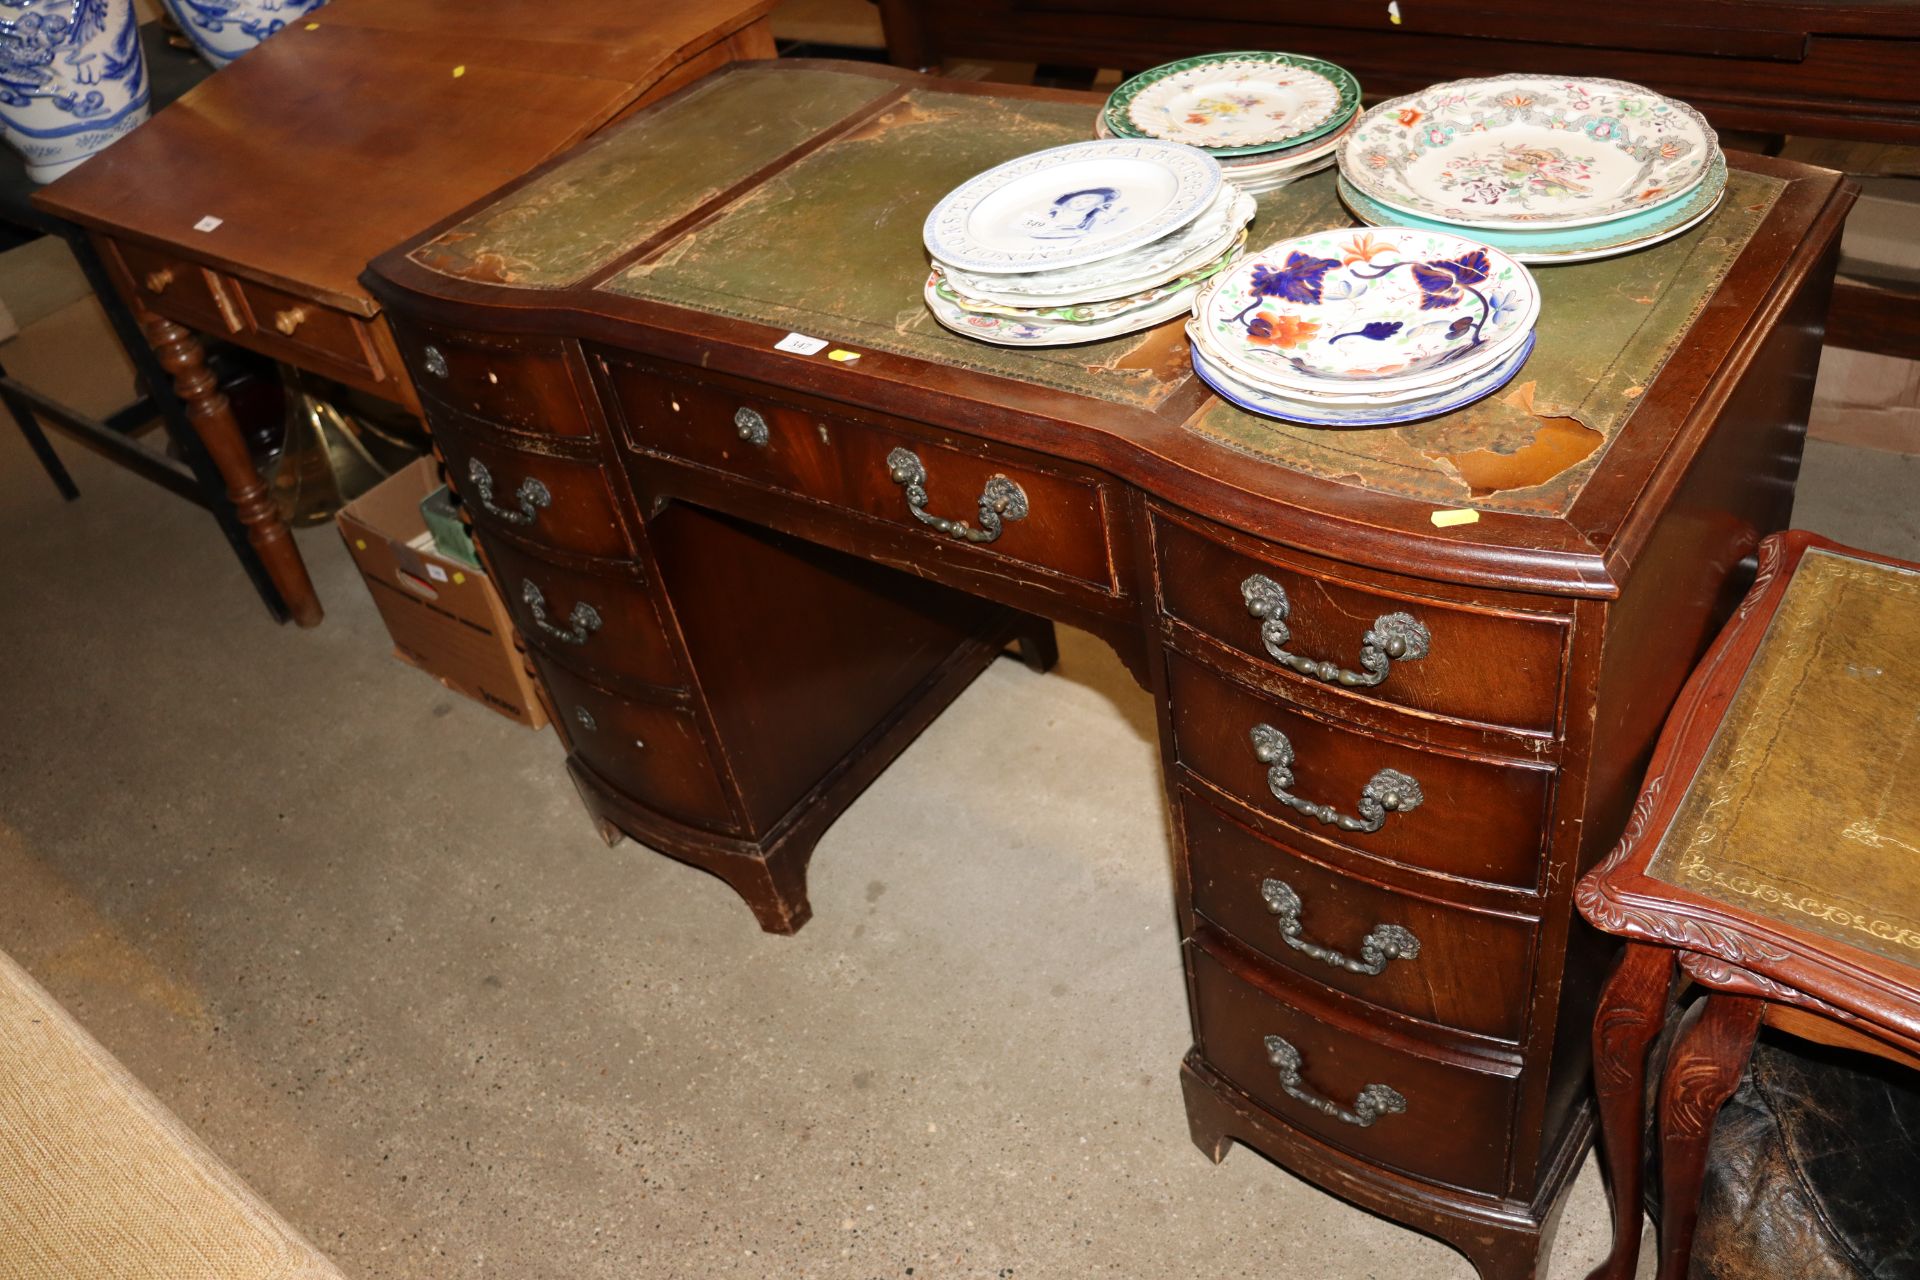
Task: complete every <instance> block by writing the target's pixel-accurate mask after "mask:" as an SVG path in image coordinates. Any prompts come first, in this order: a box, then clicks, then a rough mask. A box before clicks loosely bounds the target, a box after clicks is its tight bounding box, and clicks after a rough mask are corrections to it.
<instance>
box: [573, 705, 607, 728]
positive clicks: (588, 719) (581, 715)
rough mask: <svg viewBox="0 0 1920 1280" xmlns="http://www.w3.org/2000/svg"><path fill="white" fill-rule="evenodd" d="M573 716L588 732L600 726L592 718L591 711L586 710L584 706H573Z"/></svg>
mask: <svg viewBox="0 0 1920 1280" xmlns="http://www.w3.org/2000/svg"><path fill="white" fill-rule="evenodd" d="M573 718H574V719H575V720H576V721H578V722H579V724H580V727H581V728H582V729H585V730H586V731H587V732H588V733H592V732H593V731H594V730H596V729H598V728H599V727H600V725H599V723H598V722H597V721H595V720H594V718H593V712H591V711H589V710H587V709H586V708H585V707H575V708H574V709H573Z"/></svg>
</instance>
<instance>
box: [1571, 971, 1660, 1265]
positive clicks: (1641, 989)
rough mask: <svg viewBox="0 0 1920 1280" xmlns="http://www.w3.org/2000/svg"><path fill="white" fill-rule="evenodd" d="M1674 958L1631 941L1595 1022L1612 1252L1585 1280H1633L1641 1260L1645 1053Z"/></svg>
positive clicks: (1655, 1034) (1596, 1088)
mask: <svg viewBox="0 0 1920 1280" xmlns="http://www.w3.org/2000/svg"><path fill="white" fill-rule="evenodd" d="M1673 964H1674V953H1673V952H1672V951H1670V950H1668V949H1667V948H1666V947H1653V946H1644V945H1642V944H1640V943H1628V944H1627V947H1626V949H1625V950H1624V951H1622V952H1621V953H1620V960H1619V963H1618V964H1617V965H1615V967H1614V970H1613V974H1612V976H1611V977H1609V978H1608V979H1607V985H1606V987H1605V989H1603V990H1602V991H1601V993H1600V1008H1599V1012H1598V1013H1596V1014H1595V1015H1594V1020H1593V1084H1594V1092H1595V1094H1597V1095H1598V1097H1599V1101H1600V1148H1601V1153H1602V1155H1603V1156H1604V1157H1605V1159H1606V1168H1607V1184H1608V1187H1609V1188H1610V1189H1611V1190H1612V1192H1613V1249H1612V1250H1611V1252H1609V1253H1608V1254H1607V1257H1606V1261H1604V1262H1602V1263H1601V1264H1600V1265H1599V1266H1598V1267H1596V1268H1594V1270H1593V1273H1592V1274H1591V1275H1589V1276H1588V1277H1587V1280H1633V1273H1634V1268H1635V1264H1637V1263H1638V1262H1639V1260H1640V1198H1641V1197H1640V1170H1641V1144H1642V1142H1643V1135H1644V1133H1645V1122H1646V1105H1647V1104H1646V1097H1647V1092H1646V1091H1647V1050H1648V1049H1649V1048H1650V1047H1651V1046H1652V1044H1653V1042H1654V1039H1655V1038H1656V1037H1658V1036H1659V1034H1660V1028H1661V1026H1662V1025H1663V1024H1664V1023H1665V1022H1666V1017H1667V992H1668V989H1669V988H1670V987H1671V986H1672V985H1673Z"/></svg>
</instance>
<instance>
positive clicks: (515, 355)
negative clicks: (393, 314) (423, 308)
mask: <svg viewBox="0 0 1920 1280" xmlns="http://www.w3.org/2000/svg"><path fill="white" fill-rule="evenodd" d="M393 330H394V332H393V336H394V341H395V342H396V343H398V344H399V347H400V355H401V358H402V359H404V360H405V361H406V362H407V371H408V372H409V373H410V374H412V375H413V385H414V389H415V390H417V391H419V393H420V395H421V396H422V397H423V398H425V399H429V400H433V401H437V402H438V403H440V404H444V405H447V406H448V407H450V408H454V409H458V410H459V411H460V412H462V413H469V414H472V415H474V416H475V417H479V418H487V419H491V420H493V421H495V422H501V423H504V424H506V425H507V426H509V427H511V428H513V429H514V430H516V431H527V432H532V433H534V434H536V435H558V436H585V435H590V434H592V432H593V424H592V421H591V420H590V419H589V418H588V416H587V411H586V408H585V406H584V405H583V404H582V403H581V399H580V396H581V391H580V389H579V388H578V387H576V386H575V385H574V380H573V373H572V371H571V370H570V369H569V368H568V367H567V346H568V344H567V343H566V342H564V341H562V340H560V339H558V338H535V337H527V336H523V335H520V334H505V333H499V334H495V333H456V332H451V331H447V330H440V329H433V328H428V327H426V326H422V325H415V324H411V323H404V322H402V323H395V324H394V326H393ZM433 417H434V414H433V411H432V409H431V408H430V407H429V408H428V409H427V418H428V419H429V420H430V421H431V420H432V419H433Z"/></svg>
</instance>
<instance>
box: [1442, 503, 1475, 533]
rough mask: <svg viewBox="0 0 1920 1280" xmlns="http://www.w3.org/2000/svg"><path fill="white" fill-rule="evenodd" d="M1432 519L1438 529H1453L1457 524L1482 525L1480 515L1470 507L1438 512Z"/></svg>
mask: <svg viewBox="0 0 1920 1280" xmlns="http://www.w3.org/2000/svg"><path fill="white" fill-rule="evenodd" d="M1430 519H1432V521H1433V527H1434V528H1436V529H1451V528H1453V526H1455V525H1457V524H1478V523H1480V513H1479V512H1478V511H1475V510H1473V509H1472V508H1470V507H1455V508H1453V509H1451V510H1448V511H1436V512H1434V513H1433V515H1432V516H1431V517H1430Z"/></svg>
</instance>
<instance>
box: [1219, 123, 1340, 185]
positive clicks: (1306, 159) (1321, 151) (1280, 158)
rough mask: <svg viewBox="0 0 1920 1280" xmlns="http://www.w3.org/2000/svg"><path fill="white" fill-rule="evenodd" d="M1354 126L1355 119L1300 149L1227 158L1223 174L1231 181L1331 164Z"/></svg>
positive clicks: (1223, 166) (1222, 165) (1223, 162)
mask: <svg viewBox="0 0 1920 1280" xmlns="http://www.w3.org/2000/svg"><path fill="white" fill-rule="evenodd" d="M1354 123H1355V122H1354V121H1353V120H1349V121H1347V122H1346V123H1345V124H1343V125H1341V126H1340V127H1338V128H1337V129H1335V130H1334V131H1333V132H1332V133H1329V134H1326V135H1324V136H1322V137H1318V138H1315V139H1313V140H1312V141H1311V142H1307V143H1303V144H1302V145H1300V146H1297V147H1286V148H1283V149H1282V150H1279V151H1266V152H1262V153H1260V154H1259V155H1251V156H1228V157H1226V158H1225V159H1223V160H1221V161H1220V168H1221V171H1222V172H1224V173H1225V174H1226V175H1227V176H1228V177H1229V178H1231V177H1234V176H1236V175H1238V174H1243V173H1265V172H1268V171H1281V170H1288V169H1295V168H1299V167H1301V166H1304V165H1307V164H1311V163H1314V162H1316V161H1322V160H1326V161H1331V160H1332V158H1333V154H1334V152H1336V151H1338V150H1339V149H1340V143H1341V141H1342V140H1343V139H1345V138H1346V136H1347V134H1348V133H1350V132H1352V130H1353V126H1354Z"/></svg>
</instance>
